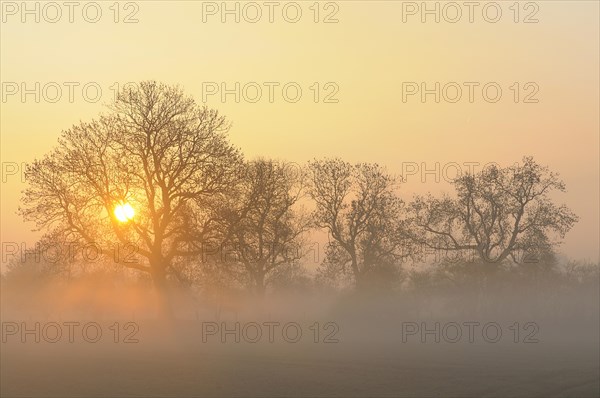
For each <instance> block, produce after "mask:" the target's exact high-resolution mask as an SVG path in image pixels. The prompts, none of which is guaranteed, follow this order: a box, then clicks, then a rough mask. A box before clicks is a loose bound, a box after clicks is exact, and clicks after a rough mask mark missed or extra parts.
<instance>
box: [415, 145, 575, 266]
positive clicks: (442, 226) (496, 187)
mask: <svg viewBox="0 0 600 398" xmlns="http://www.w3.org/2000/svg"><path fill="white" fill-rule="evenodd" d="M454 187H455V190H456V198H451V197H449V196H447V195H445V196H443V197H442V198H440V199H437V198H434V197H432V196H431V195H429V196H427V197H417V198H416V200H415V201H414V203H413V204H412V211H413V212H414V213H413V214H414V219H413V227H414V229H413V238H414V239H415V241H417V242H419V243H420V244H423V245H425V246H426V247H430V248H434V249H438V250H452V251H457V250H458V251H474V252H475V253H476V254H477V256H478V257H479V258H480V259H481V260H483V261H484V262H486V263H500V262H502V261H504V260H505V259H507V258H510V259H512V260H513V261H514V262H521V261H522V260H523V254H528V253H543V252H547V251H549V250H551V249H552V248H553V247H554V246H556V244H557V243H558V242H553V241H552V240H551V234H552V233H555V234H558V235H559V236H560V237H561V238H562V237H564V236H565V234H566V233H567V232H568V231H569V230H570V229H571V228H572V226H573V225H574V224H575V223H576V222H577V219H578V218H577V216H576V215H575V214H574V213H573V212H572V211H571V210H570V209H569V208H568V207H566V206H564V205H560V206H558V205H556V204H554V203H553V202H552V200H551V199H550V197H549V194H550V193H551V192H552V191H560V192H564V191H565V184H564V182H562V181H561V180H560V179H559V178H558V175H557V174H556V173H554V172H551V171H550V170H549V169H548V168H547V167H545V166H541V165H539V164H537V163H536V162H535V161H534V160H533V159H532V158H531V157H525V158H524V159H523V163H522V164H521V165H515V166H510V167H505V168H500V167H497V166H493V167H489V168H486V169H485V170H483V171H482V172H480V173H478V174H474V175H470V174H468V175H464V176H462V177H459V178H458V179H456V180H455V181H454Z"/></svg>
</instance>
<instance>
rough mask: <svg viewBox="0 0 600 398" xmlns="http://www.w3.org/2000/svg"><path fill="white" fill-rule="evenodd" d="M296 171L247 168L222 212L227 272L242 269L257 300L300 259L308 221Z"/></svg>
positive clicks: (266, 164) (271, 164)
mask: <svg viewBox="0 0 600 398" xmlns="http://www.w3.org/2000/svg"><path fill="white" fill-rule="evenodd" d="M297 171H298V170H296V169H295V168H294V167H293V166H292V164H290V163H285V162H278V161H274V160H264V159H260V160H256V161H252V162H248V163H247V164H246V167H245V172H244V173H243V175H242V176H241V182H240V183H239V184H238V185H237V186H236V187H235V192H234V193H233V194H232V195H231V197H230V198H229V202H227V204H226V206H223V208H222V211H221V222H222V226H223V228H222V230H223V231H224V237H223V238H222V242H223V245H224V246H223V250H224V251H226V253H223V255H222V257H223V261H224V262H225V266H226V267H228V268H232V267H236V266H240V265H241V267H242V270H243V276H244V277H245V279H247V280H249V282H250V284H251V285H252V286H251V288H252V290H254V292H255V293H257V294H258V295H263V294H264V293H265V289H266V282H267V281H268V278H269V276H270V275H271V274H272V273H273V272H274V271H275V270H276V269H278V268H279V267H281V266H286V265H291V264H294V263H296V262H297V261H298V260H300V258H301V257H302V243H303V241H302V234H303V233H304V232H306V231H307V230H308V228H309V226H310V221H309V219H308V217H307V216H305V214H304V213H303V211H302V209H301V208H299V206H298V201H299V200H300V199H301V198H302V196H303V192H304V186H303V184H302V178H301V175H300V174H297V173H296V172H297Z"/></svg>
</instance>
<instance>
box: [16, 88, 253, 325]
mask: <svg viewBox="0 0 600 398" xmlns="http://www.w3.org/2000/svg"><path fill="white" fill-rule="evenodd" d="M227 130H228V123H227V121H226V120H225V118H224V117H222V116H220V115H219V114H218V112H217V111H215V110H210V109H207V108H200V107H198V106H197V105H196V103H195V102H194V100H193V99H192V98H190V97H187V96H185V95H184V93H183V92H182V90H181V89H179V88H178V87H171V86H166V85H164V84H159V83H156V82H142V83H141V84H140V85H139V86H137V87H134V88H131V87H130V88H128V89H125V90H123V91H122V92H121V93H120V94H119V95H118V97H117V98H116V100H115V101H114V103H113V104H112V105H111V106H110V107H109V112H108V113H107V114H104V115H101V116H100V117H99V119H97V120H93V121H91V122H89V123H85V122H82V123H80V124H79V125H75V126H73V127H72V128H71V129H69V130H66V131H63V132H62V134H61V136H60V138H59V141H58V146H57V147H56V148H55V149H54V150H53V151H51V152H50V153H48V154H47V155H45V156H44V157H43V158H41V159H39V160H35V161H34V162H33V163H32V164H31V165H30V166H29V167H28V168H27V171H26V178H27V181H28V183H29V187H28V188H27V189H26V190H25V192H24V197H23V207H22V208H21V209H20V213H21V214H22V215H23V217H24V218H25V220H31V221H34V222H35V223H36V225H37V227H38V228H40V229H42V230H45V231H51V232H52V234H53V235H54V236H57V235H60V236H62V238H63V239H65V240H71V241H78V240H81V241H84V242H88V243H93V244H94V245H98V247H101V248H103V250H107V251H108V250H111V249H110V248H113V247H114V246H115V243H116V244H120V245H135V248H136V253H137V258H139V259H140V261H137V262H131V261H130V262H122V264H123V265H124V266H127V267H130V268H135V269H138V270H140V271H143V272H147V273H150V274H151V276H152V279H153V281H154V285H155V287H156V289H157V291H158V292H159V295H160V297H161V298H162V299H161V302H162V306H161V310H162V311H163V313H164V314H169V313H170V306H169V303H168V294H167V275H168V274H169V273H170V272H172V267H171V264H172V263H173V261H174V260H175V259H177V258H179V257H185V256H195V255H197V254H199V253H200V251H201V250H202V245H201V244H200V243H201V242H202V241H203V240H204V239H206V238H207V237H209V236H210V235H211V233H213V231H214V229H213V227H214V226H215V225H216V224H215V223H214V220H213V219H212V218H211V217H210V211H209V209H210V208H211V206H213V203H214V202H215V201H218V200H220V199H219V198H220V197H221V196H222V195H223V194H224V193H225V192H226V188H227V187H228V186H229V185H230V183H231V182H232V181H235V179H236V175H237V174H238V172H239V166H240V164H241V155H240V154H239V152H238V151H237V150H236V149H235V148H234V147H232V146H231V145H230V144H229V143H228V141H227V139H226V132H227ZM123 204H128V205H130V206H131V208H132V209H133V211H134V212H135V215H133V216H132V215H131V214H128V216H132V217H128V218H129V219H127V220H124V219H119V218H122V215H121V217H119V215H118V214H115V209H116V208H117V206H119V205H123Z"/></svg>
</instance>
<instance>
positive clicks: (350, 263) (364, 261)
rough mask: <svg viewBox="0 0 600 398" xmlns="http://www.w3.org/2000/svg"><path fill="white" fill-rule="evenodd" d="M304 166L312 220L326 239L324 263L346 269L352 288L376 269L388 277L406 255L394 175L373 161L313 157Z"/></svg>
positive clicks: (400, 206)
mask: <svg viewBox="0 0 600 398" xmlns="http://www.w3.org/2000/svg"><path fill="white" fill-rule="evenodd" d="M309 169H310V172H311V180H312V184H311V189H310V195H311V197H312V198H313V200H314V201H315V203H316V211H315V212H314V217H313V218H314V222H315V223H316V225H317V226H318V227H319V228H324V229H326V230H327V232H328V233H329V238H330V242H329V244H328V247H327V249H326V259H325V262H324V266H325V267H326V268H328V269H329V270H330V271H331V269H332V268H336V269H337V270H338V271H339V272H349V273H351V275H352V276H353V279H354V282H355V284H356V285H357V286H362V285H364V284H365V282H366V281H367V280H369V279H371V277H373V276H375V275H376V274H378V273H381V272H382V271H383V274H384V278H389V277H390V276H391V275H390V274H389V273H390V271H392V270H394V269H396V268H397V267H396V266H397V264H398V262H399V261H400V260H401V259H402V258H403V257H405V256H406V255H407V254H408V251H407V240H406V239H405V238H406V235H405V234H404V232H403V228H402V220H401V218H402V210H403V203H402V201H401V200H400V199H399V198H398V197H397V195H396V193H395V188H396V180H395V178H394V177H393V176H391V175H390V174H388V173H387V172H386V171H385V170H384V169H383V168H382V167H380V166H379V165H377V164H368V163H361V164H357V165H352V164H350V163H347V162H344V161H342V160H340V159H332V160H321V161H314V162H311V163H310V164H309Z"/></svg>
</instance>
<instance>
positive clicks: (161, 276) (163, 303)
mask: <svg viewBox="0 0 600 398" xmlns="http://www.w3.org/2000/svg"><path fill="white" fill-rule="evenodd" d="M150 267H151V268H152V271H151V273H152V282H153V283H154V289H155V291H156V297H157V304H158V316H159V318H161V319H173V318H174V314H173V308H172V306H171V300H170V292H169V286H168V284H167V274H166V271H165V268H166V267H165V265H164V264H163V263H162V262H161V261H156V262H152V263H151V264H150Z"/></svg>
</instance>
